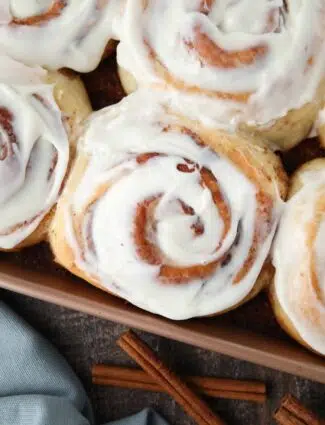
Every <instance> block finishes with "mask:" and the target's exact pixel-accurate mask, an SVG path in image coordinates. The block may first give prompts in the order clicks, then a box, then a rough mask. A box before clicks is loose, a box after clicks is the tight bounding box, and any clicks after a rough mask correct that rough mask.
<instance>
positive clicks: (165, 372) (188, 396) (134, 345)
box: [117, 331, 225, 425]
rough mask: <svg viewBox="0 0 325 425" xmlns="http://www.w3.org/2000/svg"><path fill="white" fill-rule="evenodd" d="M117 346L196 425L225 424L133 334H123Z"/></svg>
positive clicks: (130, 332)
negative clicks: (177, 404) (161, 388)
mask: <svg viewBox="0 0 325 425" xmlns="http://www.w3.org/2000/svg"><path fill="white" fill-rule="evenodd" d="M117 344H118V345H119V347H121V348H122V349H123V350H124V351H125V352H126V353H127V354H128V355H129V356H130V357H132V358H133V359H134V360H135V361H136V362H137V363H138V364H139V365H140V366H141V367H142V368H143V369H144V370H145V371H146V372H147V373H148V374H149V375H150V376H151V377H152V378H153V379H155V380H156V382H158V383H159V385H161V386H162V387H163V388H164V389H165V391H166V392H167V393H168V394H169V395H171V396H172V397H173V398H174V399H175V400H176V401H177V402H178V403H179V404H180V406H182V407H183V409H184V410H185V411H186V412H187V413H188V414H189V415H190V416H191V417H192V418H193V419H194V420H195V421H196V422H197V423H198V425H225V422H224V421H223V420H222V419H221V418H220V417H218V416H217V415H216V414H214V413H213V412H212V410H211V409H210V408H209V406H208V405H207V404H206V403H205V402H204V401H203V400H202V399H200V398H199V397H198V396H197V395H196V394H195V393H194V392H193V391H192V390H191V389H190V388H189V387H188V386H187V385H186V384H185V383H184V382H183V381H182V380H181V379H180V378H178V377H177V376H176V375H175V374H174V373H173V372H171V371H170V370H169V369H168V367H167V366H166V365H165V364H164V363H163V362H162V361H161V360H160V359H159V358H158V357H157V355H156V354H155V353H154V352H153V351H152V349H151V348H150V347H149V346H148V345H147V344H146V343H144V342H143V341H142V340H141V339H140V338H138V337H137V335H136V334H135V333H134V332H132V331H129V332H126V333H125V334H123V335H122V336H121V337H120V338H119V340H118V341H117Z"/></svg>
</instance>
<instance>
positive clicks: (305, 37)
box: [118, 0, 325, 131]
mask: <svg viewBox="0 0 325 425" xmlns="http://www.w3.org/2000/svg"><path fill="white" fill-rule="evenodd" d="M324 20H325V7H324V2H323V1H322V0H288V1H284V0H259V1H255V0H221V1H220V0H195V1H193V0H178V1H176V2H175V1H173V2H166V1H165V0H146V1H143V0H128V1H127V7H126V9H125V17H124V25H123V26H122V28H121V34H120V38H121V43H120V45H119V46H118V62H119V64H120V66H121V67H122V68H124V69H126V70H127V71H128V72H130V73H131V74H132V75H134V76H135V78H136V80H137V82H138V83H139V84H140V85H144V84H148V83H151V84H157V83H161V82H165V83H167V84H168V85H169V86H173V87H175V88H177V89H178V90H181V91H185V92H186V93H192V94H194V95H195V94H198V95H200V96H199V97H202V95H206V97H207V98H208V99H205V101H204V102H202V107H204V103H205V109H204V113H205V114H206V115H211V113H213V114H214V115H215V116H216V117H217V118H221V117H224V115H225V113H224V112H222V111H223V110H224V109H226V110H227V111H228V114H226V116H225V121H226V122H228V123H229V122H232V123H238V122H244V123H248V124H254V123H255V124H266V123H270V122H271V121H272V120H274V119H278V118H279V117H282V116H285V115H286V114H287V112H288V111H290V110H292V109H298V108H301V107H302V106H304V105H305V104H306V103H307V102H310V101H312V100H314V98H315V96H316V93H317V91H318V89H319V85H320V83H321V81H322V79H323V78H324V67H325V63H324V60H323V58H324V42H325V35H324V34H325V31H324ZM211 98H213V99H214V104H211ZM209 99H210V101H209ZM195 101H199V100H195ZM195 101H194V102H195ZM217 101H218V102H217ZM314 117H315V113H314ZM301 119H303V116H302V118H301ZM309 126H311V122H310V124H309ZM307 131H308V126H307Z"/></svg>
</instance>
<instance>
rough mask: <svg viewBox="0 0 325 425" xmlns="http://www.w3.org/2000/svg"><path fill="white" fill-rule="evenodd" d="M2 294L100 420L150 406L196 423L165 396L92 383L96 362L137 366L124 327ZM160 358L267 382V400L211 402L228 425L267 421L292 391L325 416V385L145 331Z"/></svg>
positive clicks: (176, 421) (184, 423)
mask: <svg viewBox="0 0 325 425" xmlns="http://www.w3.org/2000/svg"><path fill="white" fill-rule="evenodd" d="M1 296H2V298H3V299H4V300H5V301H6V302H7V304H9V305H10V306H11V307H12V308H13V309H14V310H15V311H17V312H19V313H20V315H21V316H23V317H24V318H25V319H26V320H27V321H28V322H29V323H30V324H32V325H33V326H34V327H35V328H36V329H38V330H39V331H40V332H41V333H42V334H43V335H44V336H46V337H47V338H48V339H49V340H50V341H52V343H53V344H54V345H55V346H56V347H57V348H58V349H59V350H60V352H61V353H62V354H63V355H64V356H65V357H66V359H67V360H68V362H69V363H70V365H71V366H72V368H73V369H74V370H75V372H76V373H77V375H78V376H79V377H80V379H81V380H82V382H83V383H84V385H85V388H86V390H87V392H88V394H89V397H90V399H91V401H92V404H93V407H94V410H95V414H96V419H97V424H102V423H104V422H107V421H110V420H115V419H119V418H122V417H124V416H127V415H130V414H132V413H136V412H138V411H140V410H141V409H143V408H144V407H147V406H151V407H153V408H155V409H156V410H157V411H158V412H160V413H161V414H162V415H163V416H164V417H165V418H166V419H168V421H169V422H170V425H194V423H193V422H192V421H191V420H190V419H189V418H188V417H187V416H186V415H185V414H184V413H183V411H182V410H181V409H180V408H179V407H178V406H177V404H176V403H175V402H174V401H173V400H171V399H170V398H169V397H168V396H167V395H164V394H158V393H150V392H146V391H139V390H126V389H117V388H103V387H97V386H93V385H92V384H91V379H90V367H91V365H92V364H94V363H97V362H104V363H109V364H116V365H133V363H132V361H130V360H129V359H128V357H127V356H126V355H125V354H124V353H122V352H121V351H120V349H119V348H118V347H117V346H116V345H115V340H116V339H117V337H118V336H119V335H120V334H121V332H123V331H124V330H125V327H124V326H122V325H119V324H115V323H112V322H108V321H104V320H101V319H97V318H95V317H91V316H87V315H85V314H81V313H78V312H75V311H71V310H67V309H64V308H62V307H58V306H55V305H52V304H47V303H44V302H41V301H38V300H34V299H32V298H28V297H24V296H21V295H17V294H14V293H11V292H7V291H3V292H1ZM141 335H142V336H143V337H144V339H145V340H146V341H147V342H148V343H149V344H150V345H151V346H152V347H153V348H154V349H155V350H157V351H159V353H160V356H161V357H162V358H163V359H164V360H165V361H166V362H167V363H168V364H169V365H170V366H171V367H172V368H173V369H174V370H175V371H177V372H178V373H180V374H197V375H201V374H202V375H212V376H218V377H219V376H220V377H230V378H242V379H260V380H262V381H265V382H266V383H267V385H268V390H269V396H270V399H269V401H268V402H267V403H266V404H265V405H263V406H259V405H256V404H252V403H248V402H243V401H229V400H212V401H211V400H210V404H211V406H212V407H213V409H215V410H216V411H218V412H220V414H221V416H222V417H223V418H224V419H225V420H226V421H227V424H228V425H269V424H273V422H272V419H271V418H272V412H273V410H274V409H275V408H276V406H278V404H279V400H280V399H281V397H282V396H283V395H284V394H285V393H287V392H291V393H292V394H294V395H295V396H296V397H298V398H299V399H301V400H303V402H304V403H305V404H306V405H307V406H308V407H310V408H312V409H313V410H314V411H315V412H317V413H318V414H320V415H322V416H324V417H325V386H324V385H321V384H317V383H314V382H310V381H308V380H304V379H300V378H297V377H295V376H291V375H287V374H285V373H280V372H276V371H274V370H270V369H267V368H264V367H261V366H257V365H253V364H250V363H248V362H243V361H238V360H235V359H232V358H230V357H226V356H222V355H219V354H216V353H213V352H208V351H205V350H201V349H199V348H195V347H191V346H188V345H185V344H181V343H178V342H175V341H171V340H167V339H164V338H160V337H157V336H154V335H149V334H146V333H141Z"/></svg>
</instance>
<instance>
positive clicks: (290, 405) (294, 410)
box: [273, 394, 324, 425]
mask: <svg viewBox="0 0 325 425" xmlns="http://www.w3.org/2000/svg"><path fill="white" fill-rule="evenodd" d="M273 417H274V419H275V420H276V422H277V423H278V425H324V421H322V420H320V419H319V418H318V417H317V416H316V415H315V414H314V413H313V412H311V411H310V410H308V409H307V408H306V407H305V406H303V405H302V404H301V403H300V402H299V401H298V400H297V399H296V398H294V397H293V396H292V395H291V394H288V395H286V396H285V397H284V398H283V399H282V402H281V406H280V408H279V409H278V410H277V411H276V412H275V413H274V416H273Z"/></svg>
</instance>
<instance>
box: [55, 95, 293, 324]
mask: <svg viewBox="0 0 325 425" xmlns="http://www.w3.org/2000/svg"><path fill="white" fill-rule="evenodd" d="M139 105H141V108H139ZM79 146H81V147H80V151H79V153H78V157H77V160H76V163H75V165H74V168H73V170H72V173H71V175H70V178H69V180H68V182H67V185H66V188H65V190H64V193H63V195H62V197H61V198H60V201H59V203H58V208H57V211H56V214H55V217H54V220H53V222H52V225H51V229H50V235H49V239H50V242H51V246H52V249H53V252H54V255H55V258H56V261H57V262H58V263H60V264H61V265H63V266H64V267H66V268H67V269H68V270H70V271H71V272H72V273H74V274H76V275H78V276H80V277H82V278H84V279H85V280H87V281H88V282H90V283H91V284H94V285H96V286H98V287H100V288H101V289H104V290H105V291H109V292H111V293H113V294H115V295H118V296H120V297H123V298H125V299H126V300H128V301H130V302H131V303H133V304H135V305H137V306H139V307H141V308H143V309H145V310H148V311H151V312H153V313H157V314H160V315H163V316H166V317H169V318H172V319H187V318H190V317H194V316H205V315H211V314H216V313H221V312H224V311H226V310H229V309H232V308H234V307H235V306H236V305H238V304H241V303H242V302H244V301H245V300H248V299H250V298H251V297H252V296H254V295H255V294H256V293H257V292H258V291H259V290H260V289H261V288H262V287H263V285H264V284H265V282H266V277H265V274H263V273H261V270H262V269H263V265H264V264H265V261H266V260H267V257H268V254H269V249H270V246H271V242H272V239H273V235H274V232H275V229H276V226H277V223H278V220H279V217H280V213H281V210H282V204H283V203H282V200H281V197H282V198H283V197H284V196H285V192H286V177H285V174H284V171H283V169H282V166H281V164H280V161H279V160H278V158H277V157H276V156H275V155H274V154H273V153H271V152H270V151H269V150H267V149H265V148H263V147H261V146H257V145H253V144H251V143H250V142H249V141H248V140H247V139H245V138H240V137H239V136H235V135H230V134H228V133H226V132H224V131H217V130H213V131H212V130H211V129H208V128H205V127H204V126H202V125H201V124H199V122H197V121H192V120H189V119H187V118H184V117H181V116H176V115H173V114H172V113H171V112H170V111H169V110H168V107H167V105H165V104H163V103H161V102H159V99H157V98H155V97H154V98H153V97H152V93H151V92H149V93H146V92H145V91H142V90H138V91H137V92H136V93H134V94H132V95H130V96H128V97H127V98H125V99H124V100H123V101H122V102H121V103H120V104H118V105H116V106H112V107H109V108H106V109H104V110H102V111H100V112H97V113H96V114H95V115H94V116H93V117H92V118H91V119H90V121H89V122H88V124H87V127H86V130H85V133H84V134H83V136H82V138H81V141H80V145H79ZM259 276H260V277H259Z"/></svg>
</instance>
